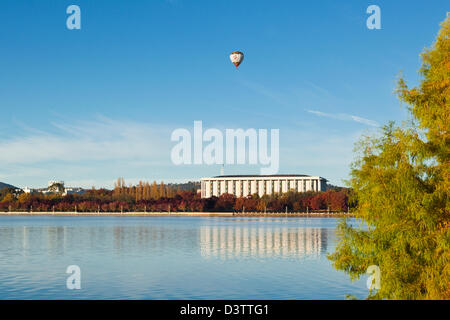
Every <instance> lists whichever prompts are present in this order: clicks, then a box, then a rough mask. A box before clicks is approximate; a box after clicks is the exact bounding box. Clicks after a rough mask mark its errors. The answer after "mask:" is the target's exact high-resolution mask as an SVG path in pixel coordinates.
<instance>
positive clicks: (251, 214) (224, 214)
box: [0, 211, 353, 218]
mask: <svg viewBox="0 0 450 320" xmlns="http://www.w3.org/2000/svg"><path fill="white" fill-rule="evenodd" d="M15 215H23V216H148V217H152V216H191V217H196V216H197V217H207V216H214V217H220V216H222V217H327V218H341V217H353V215H352V214H349V213H345V212H343V213H328V212H309V213H306V212H289V213H287V214H286V213H284V212H280V213H274V212H269V213H264V212H245V213H242V212H171V213H169V212H75V211H72V212H70V211H55V212H53V211H46V212H24V211H12V212H0V216H15Z"/></svg>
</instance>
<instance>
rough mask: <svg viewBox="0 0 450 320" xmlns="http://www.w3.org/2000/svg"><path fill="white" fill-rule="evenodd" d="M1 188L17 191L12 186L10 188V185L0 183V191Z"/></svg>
mask: <svg viewBox="0 0 450 320" xmlns="http://www.w3.org/2000/svg"><path fill="white" fill-rule="evenodd" d="M3 188H13V189H17V188H16V187H14V186H12V185H10V184H7V183H3V182H0V190H1V189H3Z"/></svg>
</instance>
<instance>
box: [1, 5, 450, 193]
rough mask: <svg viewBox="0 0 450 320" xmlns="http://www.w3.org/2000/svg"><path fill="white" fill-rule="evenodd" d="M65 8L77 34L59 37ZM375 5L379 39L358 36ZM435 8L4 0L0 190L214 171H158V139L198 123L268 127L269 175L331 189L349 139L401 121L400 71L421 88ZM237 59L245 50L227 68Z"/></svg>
mask: <svg viewBox="0 0 450 320" xmlns="http://www.w3.org/2000/svg"><path fill="white" fill-rule="evenodd" d="M70 4H76V5H79V6H80V8H81V20H82V22H81V23H82V28H81V30H68V29H67V28H66V19H67V17H68V15H67V14H66V8H67V6H69V5H70ZM371 4H376V5H378V6H380V8H381V26H382V29H381V30H369V29H367V27H366V19H367V17H368V16H369V15H368V14H366V8H367V7H368V6H369V5H371ZM446 11H450V5H449V2H448V1H447V0H433V1H403V0H397V1H378V0H377V1H335V0H320V1H265V0H264V1H263V0H258V1H243V0H241V1H232V0H226V1H224V0H215V1H206V0H205V1H200V0H198V1H188V0H166V1H164V0H146V1H144V0H142V1H138V0H136V1H111V0H109V1H103V0H95V1H82V0H72V1H63V0H52V1H49V0H39V1H38V0H35V1H32V0H27V1H25V0H2V1H1V2H0V40H1V47H0V108H1V117H0V181H3V182H7V183H10V184H13V185H17V186H19V187H24V186H31V187H39V186H43V185H46V183H47V181H48V180H53V179H59V180H65V181H66V182H67V184H70V185H80V186H84V187H90V186H92V185H95V186H96V187H101V186H106V187H112V185H113V181H114V180H115V179H116V178H117V177H124V178H125V180H126V181H128V182H136V181H138V180H139V179H144V180H154V179H155V180H158V181H159V180H164V181H181V180H189V179H199V178H200V177H203V176H211V175H217V174H219V170H220V167H218V166H207V165H197V166H174V165H173V164H172V163H171V161H170V149H171V147H172V146H173V145H174V143H173V142H171V141H170V133H171V132H172V131H173V130H174V129H176V128H187V129H189V130H192V127H193V121H194V120H202V121H203V126H204V127H214V128H219V129H221V130H222V129H225V128H243V129H247V128H256V129H259V128H266V129H280V147H281V148H280V173H303V174H310V175H320V176H323V177H325V178H327V179H329V180H330V182H331V183H333V184H340V185H342V179H346V178H348V173H349V164H350V162H351V161H352V158H353V155H352V149H353V144H354V142H355V141H356V140H357V138H358V136H360V135H361V134H362V133H364V132H367V131H374V130H376V128H377V125H378V124H379V125H382V124H385V123H386V122H387V121H389V120H395V121H402V120H404V119H406V112H405V109H404V108H403V107H401V105H400V103H399V101H398V99H397V98H396V96H395V95H394V94H393V90H394V88H395V85H396V79H397V76H398V75H399V73H400V72H402V73H403V75H404V76H405V78H406V79H407V80H408V83H409V84H412V85H414V84H417V81H418V80H419V77H418V75H417V70H418V69H419V67H420V58H419V54H420V52H421V51H422V50H423V49H424V48H425V47H427V46H429V45H431V43H432V42H433V41H434V39H435V36H436V34H437V32H438V30H439V24H440V23H441V22H442V21H443V20H444V19H445V16H446ZM235 50H240V51H243V52H244V53H245V60H244V62H243V63H242V65H241V66H240V67H239V70H236V69H235V68H234V66H233V65H232V64H231V62H230V61H229V58H228V55H229V54H230V53H231V52H232V51H235ZM225 172H226V173H227V174H245V173H252V174H253V173H258V172H259V166H227V167H226V168H225Z"/></svg>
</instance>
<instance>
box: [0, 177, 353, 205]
mask: <svg viewBox="0 0 450 320" xmlns="http://www.w3.org/2000/svg"><path fill="white" fill-rule="evenodd" d="M147 191H148V193H147ZM348 194H349V190H348V189H345V188H342V189H339V190H328V191H326V192H306V193H298V192H293V191H290V192H287V193H282V194H274V195H264V196H262V197H259V196H258V195H256V194H255V195H252V196H248V197H235V196H234V195H231V194H223V195H221V196H220V197H212V198H209V199H202V198H201V197H200V194H198V193H197V192H196V191H195V190H192V191H182V190H181V191H174V190H173V189H172V188H168V187H167V186H164V185H160V186H157V187H156V188H154V189H152V186H150V189H148V188H147V185H146V184H138V185H137V186H128V187H127V186H125V184H124V182H123V180H122V179H119V181H118V183H117V185H116V187H115V188H114V190H107V189H92V190H88V191H87V192H86V193H84V194H81V195H79V194H69V195H65V196H64V195H62V194H58V193H54V194H42V193H37V194H29V193H21V194H19V195H15V194H14V193H12V192H9V193H6V194H5V195H4V197H3V199H2V201H0V211H37V212H39V211H40V212H45V211H78V212H95V211H100V212H121V211H123V212H130V211H132V212H146V211H148V212H167V211H172V212H174V211H180V212H212V211H219V212H225V211H228V212H230V211H246V212H249V211H252V212H255V211H259V212H263V211H266V212H282V211H283V212H284V211H286V210H288V211H289V212H293V211H294V212H306V211H308V210H331V211H347V210H348V206H349V204H348Z"/></svg>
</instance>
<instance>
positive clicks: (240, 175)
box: [213, 174, 327, 180]
mask: <svg viewBox="0 0 450 320" xmlns="http://www.w3.org/2000/svg"><path fill="white" fill-rule="evenodd" d="M244 177H245V178H249V177H250V178H264V177H267V178H273V177H311V176H309V175H306V174H265V175H260V174H238V175H223V176H215V177H213V178H244ZM319 178H321V179H324V180H327V179H325V178H322V177H319Z"/></svg>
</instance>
